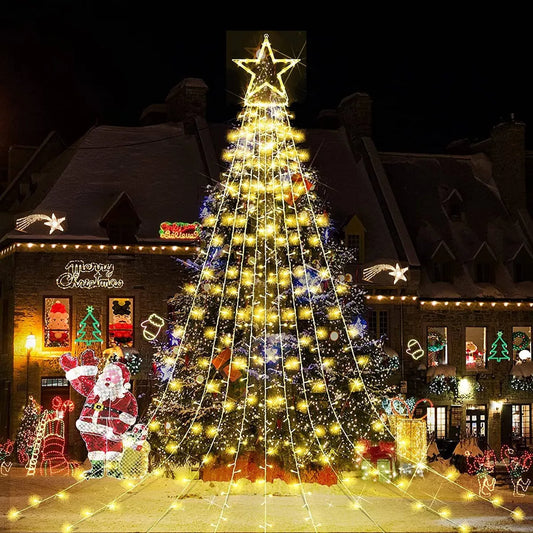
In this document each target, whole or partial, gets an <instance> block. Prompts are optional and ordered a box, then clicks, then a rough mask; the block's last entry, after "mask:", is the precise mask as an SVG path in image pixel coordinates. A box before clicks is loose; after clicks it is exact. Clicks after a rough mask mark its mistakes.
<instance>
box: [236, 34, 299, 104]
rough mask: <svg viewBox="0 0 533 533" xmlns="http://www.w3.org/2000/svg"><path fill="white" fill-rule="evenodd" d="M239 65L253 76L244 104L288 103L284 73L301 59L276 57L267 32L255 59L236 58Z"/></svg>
mask: <svg viewBox="0 0 533 533" xmlns="http://www.w3.org/2000/svg"><path fill="white" fill-rule="evenodd" d="M233 61H234V62H235V63H236V64H237V65H239V67H241V68H243V69H244V70H246V72H248V74H250V75H251V76H252V78H251V79H250V83H249V84H248V89H247V90H246V96H245V97H244V104H245V105H247V106H261V107H266V106H272V105H273V104H275V105H282V106H286V105H288V97H287V92H286V90H285V85H284V84H283V79H282V77H281V76H282V74H284V73H285V72H287V71H288V70H290V69H291V68H292V67H294V65H296V63H298V61H299V59H280V58H275V57H274V53H273V52H272V47H271V46H270V41H269V40H268V35H266V34H265V36H264V39H263V43H262V44H261V48H259V50H258V52H257V54H256V57H255V58H253V59H234V60H233Z"/></svg>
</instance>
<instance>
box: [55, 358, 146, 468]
mask: <svg viewBox="0 0 533 533" xmlns="http://www.w3.org/2000/svg"><path fill="white" fill-rule="evenodd" d="M80 358H81V361H82V364H81V365H78V361H77V359H76V358H74V357H72V356H71V355H70V354H68V353H67V354H63V355H62V356H61V358H60V364H61V367H62V368H63V370H65V372H66V374H65V377H66V378H67V379H68V380H69V381H70V384H71V385H72V387H73V388H74V389H75V390H76V391H77V392H79V393H80V394H82V395H83V396H86V400H85V404H84V406H83V408H82V410H81V413H80V416H79V418H78V420H77V421H76V427H77V428H78V430H79V432H80V434H81V437H82V438H83V440H84V441H85V445H86V446H87V451H88V452H89V453H88V457H89V460H90V461H91V462H93V461H118V460H120V458H121V456H122V437H123V435H124V433H125V432H126V431H127V429H128V428H129V427H130V426H132V425H133V424H134V423H135V420H136V417H137V401H136V400H135V397H134V396H133V394H132V393H131V392H129V391H128V390H127V389H128V388H129V379H130V373H129V371H128V369H127V368H126V366H125V365H124V364H123V363H118V362H117V363H109V364H107V365H106V366H105V368H104V370H103V371H102V373H101V374H100V375H99V376H98V377H97V373H98V366H97V359H96V357H95V355H94V352H93V351H92V350H90V349H87V350H85V351H84V352H83V353H82V354H81V357H80Z"/></svg>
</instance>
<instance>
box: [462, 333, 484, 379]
mask: <svg viewBox="0 0 533 533" xmlns="http://www.w3.org/2000/svg"><path fill="white" fill-rule="evenodd" d="M469 328H470V329H474V328H476V329H483V345H484V346H483V350H484V353H483V366H473V367H472V366H469V365H468V362H467V360H466V357H467V353H466V343H467V342H468V339H467V330H468V329H469ZM463 346H464V347H465V352H464V359H463V360H464V362H465V371H466V372H468V373H476V372H485V371H486V370H487V364H488V362H487V361H488V358H487V326H465V327H464V344H463ZM475 346H476V348H477V349H478V351H479V346H477V345H475Z"/></svg>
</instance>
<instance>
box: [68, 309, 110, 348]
mask: <svg viewBox="0 0 533 533" xmlns="http://www.w3.org/2000/svg"><path fill="white" fill-rule="evenodd" d="M93 311H94V307H93V306H92V305H89V306H88V307H87V314H86V315H85V318H84V319H83V320H82V321H81V322H80V329H79V330H78V333H77V337H76V341H75V342H84V343H85V344H88V345H90V344H93V343H95V342H104V339H102V337H100V334H101V333H102V330H101V329H100V322H98V320H96V318H95V316H94V315H93ZM88 320H90V321H91V322H90V324H91V326H92V332H91V334H92V338H88V339H86V338H85V335H86V334H87V331H86V328H87V321H88Z"/></svg>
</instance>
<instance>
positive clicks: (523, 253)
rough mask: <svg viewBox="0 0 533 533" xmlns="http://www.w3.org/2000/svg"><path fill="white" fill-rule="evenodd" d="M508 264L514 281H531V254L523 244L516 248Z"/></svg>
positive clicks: (532, 272)
mask: <svg viewBox="0 0 533 533" xmlns="http://www.w3.org/2000/svg"><path fill="white" fill-rule="evenodd" d="M509 265H510V270H511V275H512V276H513V281H514V282H515V283H520V282H522V281H533V256H532V255H531V253H530V252H529V250H528V248H527V247H526V245H525V244H522V245H521V246H520V248H518V250H517V252H516V253H515V254H514V256H513V257H512V258H511V260H510V263H509Z"/></svg>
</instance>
